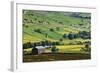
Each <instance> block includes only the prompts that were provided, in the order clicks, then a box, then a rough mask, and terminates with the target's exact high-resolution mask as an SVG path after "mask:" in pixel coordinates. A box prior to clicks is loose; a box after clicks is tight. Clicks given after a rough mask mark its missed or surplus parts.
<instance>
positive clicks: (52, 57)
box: [23, 53, 91, 62]
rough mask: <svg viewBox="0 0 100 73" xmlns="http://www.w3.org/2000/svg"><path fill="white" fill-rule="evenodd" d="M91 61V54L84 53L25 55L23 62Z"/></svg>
mask: <svg viewBox="0 0 100 73" xmlns="http://www.w3.org/2000/svg"><path fill="white" fill-rule="evenodd" d="M85 59H91V54H84V53H43V54H40V55H23V62H42V61H62V60H85Z"/></svg>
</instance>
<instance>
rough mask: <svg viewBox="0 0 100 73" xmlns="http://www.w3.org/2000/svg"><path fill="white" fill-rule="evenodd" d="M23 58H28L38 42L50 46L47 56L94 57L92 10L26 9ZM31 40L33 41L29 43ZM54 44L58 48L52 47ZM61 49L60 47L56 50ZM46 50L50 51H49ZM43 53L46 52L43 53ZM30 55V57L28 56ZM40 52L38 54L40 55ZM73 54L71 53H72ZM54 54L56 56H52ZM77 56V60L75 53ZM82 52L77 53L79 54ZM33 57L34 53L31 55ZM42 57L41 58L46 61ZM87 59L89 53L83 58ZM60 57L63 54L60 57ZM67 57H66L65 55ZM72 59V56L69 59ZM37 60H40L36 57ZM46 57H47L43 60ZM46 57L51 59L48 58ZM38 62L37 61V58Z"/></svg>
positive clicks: (24, 12) (24, 13)
mask: <svg viewBox="0 0 100 73" xmlns="http://www.w3.org/2000/svg"><path fill="white" fill-rule="evenodd" d="M22 41H23V46H24V48H23V53H26V54H24V55H23V59H25V62H26V61H27V59H28V56H32V57H31V58H33V59H34V57H33V56H35V55H30V54H31V53H32V48H33V47H34V45H35V47H36V46H49V48H48V49H45V52H43V53H44V54H43V56H44V55H45V56H46V55H49V54H50V56H51V54H54V53H52V52H54V51H55V52H56V53H55V54H56V56H57V53H59V55H60V54H61V55H62V54H64V53H66V54H64V55H63V57H64V56H65V57H66V56H67V54H69V53H70V54H73V55H74V54H75V55H76V54H78V55H79V54H80V56H81V55H82V54H84V55H85V56H88V55H89V56H88V57H86V59H90V54H91V51H90V50H91V44H90V43H91V14H90V13H81V12H53V11H34V10H23V40H22ZM27 43H30V44H31V46H30V44H28V45H27ZM53 47H54V51H53V50H52V49H53ZM56 49H57V51H56ZM45 53H46V54H45ZM41 55H42V54H41ZM26 56H27V57H26ZM39 56H40V55H37V59H39V58H40V57H39ZM68 56H69V55H68ZM51 57H52V56H51ZM69 57H73V59H72V58H71V59H69V60H75V57H74V56H69ZM77 57H78V56H76V58H77ZM29 58H30V57H29ZM42 58H44V57H42V56H41V59H40V60H39V61H42ZM78 59H82V58H78ZM83 59H85V57H84V58H83ZM59 60H60V58H59ZM61 60H63V59H61ZM66 60H68V58H67V59H66ZM35 61H37V60H35ZM43 61H44V60H43ZM45 61H49V59H46V57H45ZM33 62H34V61H33Z"/></svg>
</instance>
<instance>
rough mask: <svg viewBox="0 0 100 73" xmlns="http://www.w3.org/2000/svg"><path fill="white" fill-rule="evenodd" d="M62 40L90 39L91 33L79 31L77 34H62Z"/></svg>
mask: <svg viewBox="0 0 100 73" xmlns="http://www.w3.org/2000/svg"><path fill="white" fill-rule="evenodd" d="M63 38H68V39H70V40H72V39H76V38H82V39H90V38H91V33H90V32H87V31H80V32H79V33H69V34H64V35H63Z"/></svg>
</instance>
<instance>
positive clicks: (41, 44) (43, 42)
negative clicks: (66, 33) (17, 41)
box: [23, 40, 60, 49]
mask: <svg viewBox="0 0 100 73" xmlns="http://www.w3.org/2000/svg"><path fill="white" fill-rule="evenodd" d="M55 45H60V42H50V41H48V40H46V41H41V42H35V43H31V42H27V43H24V44H23V49H26V48H32V47H36V46H55Z"/></svg>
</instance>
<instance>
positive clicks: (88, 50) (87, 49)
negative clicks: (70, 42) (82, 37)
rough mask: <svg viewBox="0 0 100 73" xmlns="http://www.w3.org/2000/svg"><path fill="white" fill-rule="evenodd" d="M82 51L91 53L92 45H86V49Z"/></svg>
mask: <svg viewBox="0 0 100 73" xmlns="http://www.w3.org/2000/svg"><path fill="white" fill-rule="evenodd" d="M80 51H85V52H90V51H91V47H90V44H85V47H84V48H81V50H80Z"/></svg>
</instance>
